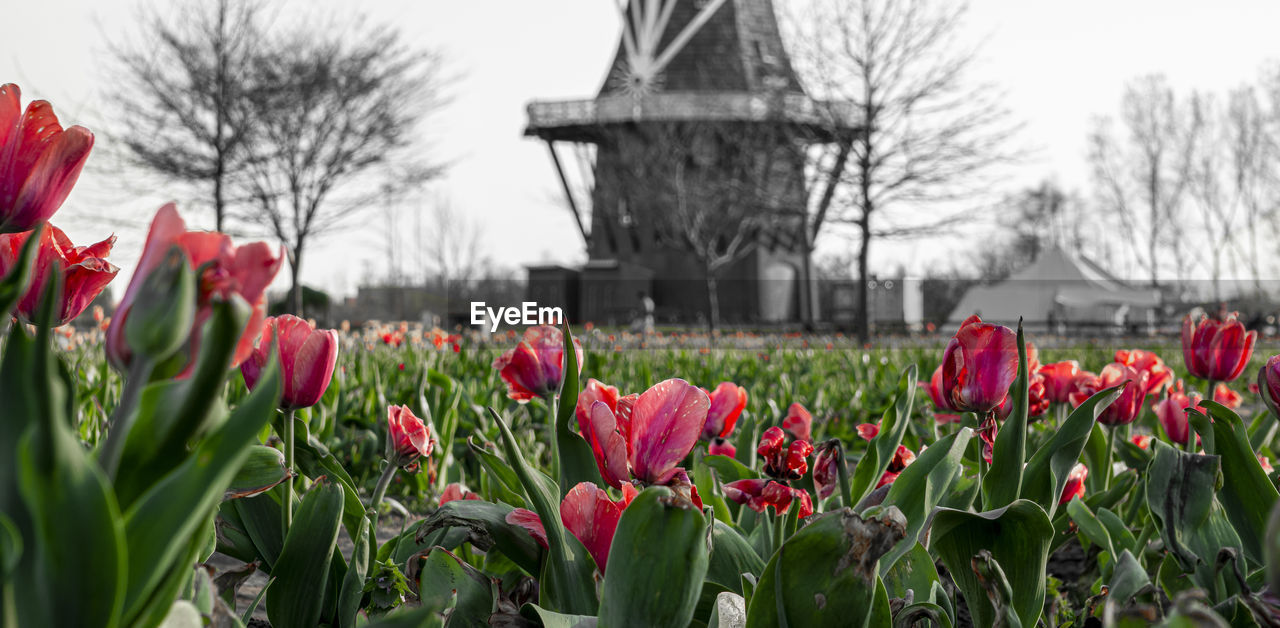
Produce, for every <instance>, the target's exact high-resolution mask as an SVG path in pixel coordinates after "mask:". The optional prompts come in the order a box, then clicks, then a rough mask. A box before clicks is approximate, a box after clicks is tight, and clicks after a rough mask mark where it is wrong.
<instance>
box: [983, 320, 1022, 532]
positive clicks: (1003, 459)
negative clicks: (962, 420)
mask: <svg viewBox="0 0 1280 628" xmlns="http://www.w3.org/2000/svg"><path fill="white" fill-rule="evenodd" d="M1028 385H1029V375H1028V373H1027V341H1026V339H1025V338H1024V337H1023V335H1022V320H1021V319H1019V320H1018V376H1017V377H1016V378H1015V379H1014V380H1013V386H1011V387H1010V388H1009V394H1010V395H1012V396H1013V410H1012V411H1011V412H1010V413H1009V417H1008V418H1006V419H1005V420H1004V425H1002V426H1001V427H1000V433H999V434H998V435H997V436H996V442H995V445H994V446H993V448H992V454H991V468H990V469H989V470H988V471H987V474H986V476H985V477H983V479H982V503H983V505H984V506H985V507H986V508H987V509H988V510H991V509H995V508H999V507H1001V506H1007V505H1008V504H1009V503H1010V502H1012V501H1013V500H1015V499H1017V498H1018V495H1019V494H1021V492H1022V471H1023V466H1024V465H1025V464H1026V461H1027V389H1028Z"/></svg>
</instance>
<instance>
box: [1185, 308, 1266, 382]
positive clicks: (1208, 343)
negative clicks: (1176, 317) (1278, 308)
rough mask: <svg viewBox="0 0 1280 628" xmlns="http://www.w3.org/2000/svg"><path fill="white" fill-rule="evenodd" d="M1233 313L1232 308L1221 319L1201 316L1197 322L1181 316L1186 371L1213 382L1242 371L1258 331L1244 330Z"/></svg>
mask: <svg viewBox="0 0 1280 628" xmlns="http://www.w3.org/2000/svg"><path fill="white" fill-rule="evenodd" d="M1237 316H1238V313H1237V312H1232V313H1230V314H1228V315H1227V317H1226V319H1225V320H1221V321H1218V320H1213V319H1210V318H1209V317H1207V316H1202V317H1201V318H1200V322H1199V323H1192V322H1191V317H1190V316H1187V317H1186V318H1183V319H1182V358H1183V361H1184V362H1185V363H1186V366H1187V371H1188V372H1190V373H1191V374H1192V375H1195V376H1196V377H1199V378H1201V379H1207V380H1212V381H1216V382H1230V381H1234V380H1235V379H1236V378H1237V377H1239V376H1240V373H1242V372H1244V367H1245V365H1247V364H1248V363H1249V358H1250V357H1251V356H1252V355H1253V342H1254V340H1256V339H1257V337H1258V332H1256V331H1248V332H1246V331H1245V328H1244V324H1243V323H1241V322H1240V321H1238V320H1236V317H1237Z"/></svg>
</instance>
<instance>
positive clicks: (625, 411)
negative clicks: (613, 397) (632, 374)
mask: <svg viewBox="0 0 1280 628" xmlns="http://www.w3.org/2000/svg"><path fill="white" fill-rule="evenodd" d="M638 399H640V394H639V393H631V394H630V395H623V396H621V397H618V422H619V423H620V424H622V425H624V426H625V425H631V410H632V409H634V408H635V407H636V400H638ZM630 446H631V442H630V439H628V441H627V447H630Z"/></svg>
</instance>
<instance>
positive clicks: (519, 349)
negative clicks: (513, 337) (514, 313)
mask: <svg viewBox="0 0 1280 628" xmlns="http://www.w3.org/2000/svg"><path fill="white" fill-rule="evenodd" d="M573 350H574V353H576V354H577V358H578V359H577V363H578V372H579V373H581V372H582V345H581V344H579V343H578V339H577V338H574V339H573ZM493 368H495V369H497V370H498V374H499V375H500V376H501V377H502V379H503V381H505V382H506V383H507V396H508V397H510V398H512V399H514V400H516V401H519V402H520V403H527V402H528V401H529V400H530V399H533V398H534V397H542V398H544V399H549V398H550V397H551V396H552V395H555V394H557V393H558V392H559V390H560V381H561V379H562V378H563V369H564V334H562V333H561V332H560V330H559V329H556V328H555V327H551V326H549V325H539V326H537V327H530V328H529V329H526V330H525V332H524V338H523V339H522V340H521V341H520V343H519V344H517V345H516V346H515V348H514V349H511V350H510V351H507V352H506V353H504V354H502V355H500V356H498V358H497V359H495V360H494V361H493Z"/></svg>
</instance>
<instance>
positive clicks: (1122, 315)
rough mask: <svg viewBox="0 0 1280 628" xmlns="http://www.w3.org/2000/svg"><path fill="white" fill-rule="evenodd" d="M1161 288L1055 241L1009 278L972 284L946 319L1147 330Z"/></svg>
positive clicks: (951, 323)
mask: <svg viewBox="0 0 1280 628" xmlns="http://www.w3.org/2000/svg"><path fill="white" fill-rule="evenodd" d="M1159 309H1160V291H1158V290H1155V289H1152V288H1138V287H1135V286H1131V285H1130V284H1129V283H1127V282H1125V281H1124V280H1122V279H1119V278H1118V277H1116V276H1114V275H1112V274H1111V273H1109V272H1107V270H1106V269H1104V268H1102V267H1101V266H1099V265H1098V264H1096V263H1095V262H1093V261H1092V260H1090V259H1088V258H1085V257H1083V256H1080V255H1075V254H1072V253H1068V252H1067V251H1064V250H1063V249H1062V248H1061V247H1053V248H1050V249H1048V250H1047V251H1045V252H1044V253H1042V254H1041V255H1040V257H1039V258H1038V259H1036V260H1035V261H1034V262H1032V263H1031V265H1030V266H1027V267H1026V268H1024V269H1022V270H1021V271H1019V272H1017V273H1014V274H1013V275H1012V276H1010V277H1009V278H1008V279H1005V280H1004V281H1001V282H998V283H995V284H991V285H980V286H974V287H973V288H970V289H969V291H968V292H967V293H965V295H964V298H962V299H961V300H960V304H959V305H957V306H956V309H955V310H953V311H952V313H951V316H950V317H949V318H948V320H947V325H948V327H949V328H951V329H955V328H957V327H959V326H960V323H962V322H964V319H966V318H968V317H969V316H971V315H973V314H977V315H979V316H981V317H982V320H984V321H987V322H991V323H999V324H1002V325H1009V326H1013V325H1016V324H1017V323H1018V319H1019V317H1021V318H1022V324H1023V327H1024V328H1025V329H1027V330H1028V331H1039V332H1048V333H1058V334H1066V333H1073V332H1088V331H1118V330H1125V331H1129V332H1146V331H1150V330H1152V329H1153V328H1154V326H1155V324H1156V321H1157V318H1158V315H1159Z"/></svg>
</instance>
